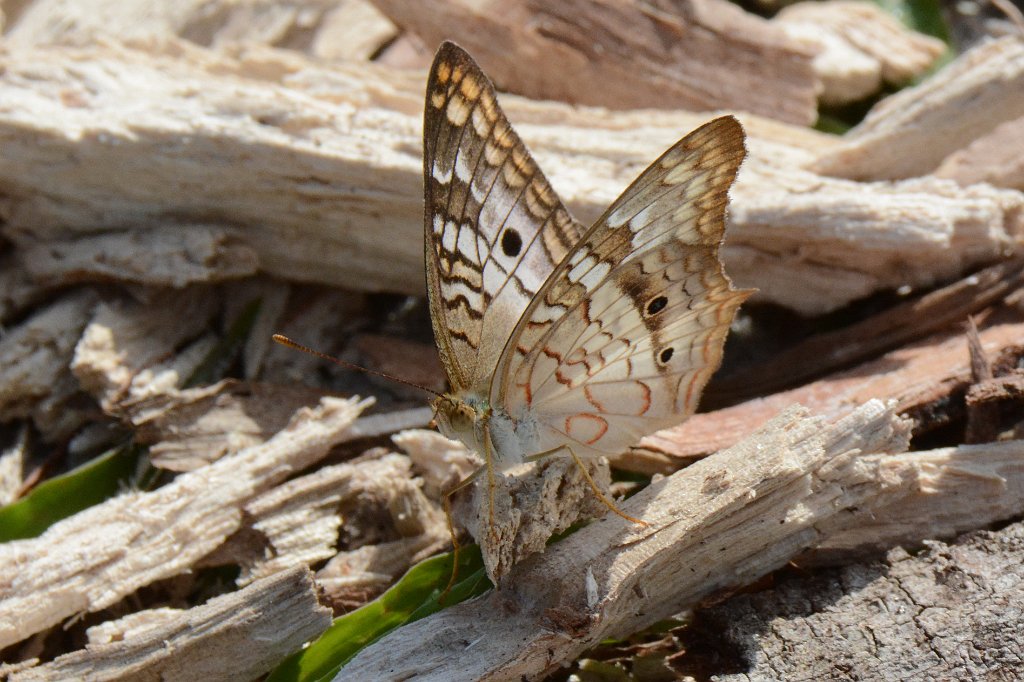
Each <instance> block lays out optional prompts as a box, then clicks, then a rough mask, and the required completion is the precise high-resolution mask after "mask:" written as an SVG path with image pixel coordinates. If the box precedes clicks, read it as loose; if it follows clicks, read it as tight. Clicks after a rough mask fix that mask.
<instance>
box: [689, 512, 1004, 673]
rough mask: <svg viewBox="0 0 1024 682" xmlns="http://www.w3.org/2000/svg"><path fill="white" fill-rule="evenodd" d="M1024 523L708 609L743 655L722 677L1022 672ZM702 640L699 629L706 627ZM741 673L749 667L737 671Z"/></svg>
mask: <svg viewBox="0 0 1024 682" xmlns="http://www.w3.org/2000/svg"><path fill="white" fill-rule="evenodd" d="M1022 566H1024V525H1022V524H1020V523H1016V524H1013V525H1011V526H1008V527H1006V528H1004V529H1002V530H1000V531H997V532H976V533H971V534H968V535H967V536H965V537H963V538H961V539H959V540H958V541H957V542H955V543H952V544H946V543H943V542H930V543H928V545H927V549H926V551H924V552H922V553H920V554H917V555H911V554H908V553H907V552H906V551H905V550H903V549H900V548H897V549H894V550H892V551H891V552H890V553H889V555H888V556H887V557H886V559H885V561H881V562H874V563H860V564H852V565H849V566H845V567H843V568H841V569H836V570H832V571H824V572H821V573H819V574H816V575H813V576H806V575H802V576H800V577H799V579H793V578H791V577H790V578H784V579H782V580H781V581H780V584H778V585H776V586H775V587H772V588H771V589H768V590H765V591H763V592H760V593H758V594H754V595H743V596H738V597H733V598H732V599H730V600H729V601H727V602H725V603H724V604H722V605H721V606H718V607H716V608H713V609H710V610H709V611H708V612H706V614H704V616H703V617H702V618H701V621H702V623H701V625H700V626H699V627H700V629H701V631H702V634H705V635H708V634H710V633H712V632H714V635H713V637H714V640H715V641H717V642H719V643H720V644H722V645H724V646H723V647H722V650H724V651H734V652H736V654H737V657H736V659H734V660H730V661H728V662H722V661H720V662H719V663H720V664H722V667H723V668H731V669H732V670H735V671H737V672H731V673H727V674H721V675H716V676H715V678H714V679H715V680H718V681H720V682H761V681H763V682H768V681H769V680H792V679H816V680H826V679H833V680H837V679H842V680H847V679H872V680H981V679H988V680H1015V679H1019V678H1020V673H1021V670H1022V669H1024V656H1022V655H1021V652H1022V651H1024V630H1022V629H1021V627H1020V624H1021V609H1020V604H1021V603H1022V602H1024V571H1022V568H1021V567H1022ZM697 638H698V639H699V635H698V637H697ZM740 671H742V672H740Z"/></svg>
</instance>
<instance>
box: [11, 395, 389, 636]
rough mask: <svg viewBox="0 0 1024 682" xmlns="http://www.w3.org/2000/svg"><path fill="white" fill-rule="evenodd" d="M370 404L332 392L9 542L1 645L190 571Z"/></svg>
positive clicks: (326, 448) (342, 431)
mask: <svg viewBox="0 0 1024 682" xmlns="http://www.w3.org/2000/svg"><path fill="white" fill-rule="evenodd" d="M368 404H369V402H368V401H362V402H360V401H358V400H355V399H353V400H340V399H337V398H324V399H323V400H322V401H321V402H320V404H319V405H318V406H317V407H316V408H315V409H312V410H309V409H303V410H300V411H299V412H297V413H296V415H295V417H294V418H293V419H292V421H291V423H290V424H289V425H288V426H287V427H286V428H284V429H282V430H281V431H280V432H279V433H278V434H277V435H275V436H274V437H273V438H271V439H270V440H268V441H267V442H266V443H264V444H262V445H257V446H254V447H251V448H248V449H246V450H243V451H241V452H239V453H237V454H234V455H231V456H228V457H225V458H223V459H221V460H219V461H217V462H215V463H213V464H211V465H209V466H206V467H203V468H201V469H198V470H196V471H193V472H189V473H186V474H182V475H181V476H178V477H177V478H176V479H174V481H172V482H171V483H169V484H167V485H165V486H163V487H161V488H158V489H157V490H154V491H152V492H139V491H131V492H126V493H124V494H122V495H120V496H118V497H115V498H112V499H110V500H107V501H106V502H103V503H101V504H99V505H96V506H93V507H90V508H88V509H86V510H84V511H82V512H80V513H78V514H76V515H74V516H72V517H70V518H67V519H65V520H63V521H60V522H58V523H56V524H54V525H53V526H51V527H50V528H49V529H48V530H47V531H46V532H45V533H43V534H42V535H41V536H39V537H38V538H33V539H31V540H17V541H13V542H8V543H6V544H3V545H0V647H3V646H6V645H8V644H11V643H13V642H17V641H20V640H21V639H24V638H25V637H28V636H29V635H31V634H33V633H35V632H38V631H40V630H42V629H44V628H46V627H49V626H51V625H53V624H55V623H59V622H60V621H61V620H62V619H64V618H67V617H69V616H72V615H74V614H75V613H78V612H81V611H96V610H99V609H102V608H105V607H107V606H110V605H111V604H114V603H116V602H118V601H119V600H121V599H122V598H123V597H125V596H127V595H129V594H131V593H132V592H134V591H135V590H136V589H138V588H139V587H142V586H144V585H148V584H150V583H151V582H153V581H155V580H159V579H161V578H166V577H170V576H173V575H177V574H178V573H180V572H182V571H184V570H187V569H188V568H189V567H191V566H192V565H193V564H195V563H196V562H197V561H199V560H200V559H201V558H203V557H204V556H205V555H207V554H209V553H210V552H211V551H212V550H214V549H215V548H216V547H217V546H218V545H220V544H221V543H222V542H223V541H224V540H225V539H226V538H227V537H228V536H229V535H230V534H231V533H233V532H234V531H235V530H237V529H238V528H239V527H240V525H241V523H242V509H243V507H244V505H245V504H246V503H248V502H249V501H250V500H252V499H253V498H254V497H255V496H257V495H258V494H259V493H261V492H263V491H265V490H267V489H268V488H270V487H271V486H273V485H274V484H276V483H278V482H280V481H282V480H284V479H285V478H287V477H288V476H289V475H290V474H292V473H294V472H295V471H298V470H301V469H303V468H305V467H307V466H309V465H311V464H313V463H314V462H316V461H318V460H319V459H321V458H322V457H323V456H324V455H326V454H327V452H328V450H330V448H331V446H332V445H333V444H334V443H335V442H337V441H338V440H339V439H341V438H342V437H344V435H345V433H346V432H347V430H348V428H349V427H350V426H351V424H352V422H353V421H354V420H355V418H356V417H357V416H358V414H359V412H360V411H361V410H362V409H363V408H365V407H366V406H367V405H368Z"/></svg>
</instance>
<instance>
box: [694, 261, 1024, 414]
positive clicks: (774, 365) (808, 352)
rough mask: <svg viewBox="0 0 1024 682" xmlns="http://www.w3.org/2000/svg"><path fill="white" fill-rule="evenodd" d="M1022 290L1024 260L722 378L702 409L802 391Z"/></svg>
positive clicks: (812, 339) (820, 335) (988, 270)
mask: <svg viewBox="0 0 1024 682" xmlns="http://www.w3.org/2000/svg"><path fill="white" fill-rule="evenodd" d="M1022 289H1024V260H1022V259H1019V258H1018V259H1014V260H1009V261H1006V262H1004V263H998V264H996V265H993V266H992V267H989V268H985V269H983V270H980V271H978V272H975V273H974V274H971V275H969V276H967V277H965V278H963V279H960V280H957V281H956V282H953V283H952V284H950V285H948V286H945V287H942V288H940V289H936V290H935V291H931V292H928V293H927V294H924V295H922V296H919V297H915V298H912V299H910V300H907V301H905V302H903V303H898V304H896V305H893V306H890V307H888V308H886V309H884V310H882V311H881V312H879V313H877V314H875V315H872V316H871V317H868V318H867V319H865V320H862V321H860V322H857V323H854V324H851V325H848V326H846V327H843V328H842V329H838V330H836V331H833V332H819V333H817V334H814V335H813V336H811V337H810V338H808V339H807V340H805V341H800V342H797V343H795V344H793V345H791V346H789V347H787V348H786V349H784V350H782V351H780V352H779V353H776V354H774V355H772V356H771V357H770V358H769V359H767V360H766V361H764V362H762V363H760V364H758V365H756V366H754V367H749V368H745V369H744V370H743V371H742V372H741V373H738V374H734V375H730V376H728V377H724V378H721V379H719V378H716V380H715V382H714V384H713V389H712V390H711V391H710V392H708V391H706V392H705V394H704V397H703V398H702V400H701V406H702V408H705V409H707V410H711V409H713V407H712V405H718V404H721V403H722V402H723V401H727V402H731V403H734V402H738V401H740V400H747V399H749V398H752V397H756V396H764V395H767V394H769V393H774V392H776V391H780V390H783V389H786V388H790V387H792V386H799V385H800V384H803V383H805V382H807V381H808V380H811V379H814V378H817V377H821V376H824V375H827V374H829V373H830V372H834V371H838V370H840V369H845V368H847V367H850V366H851V365H853V364H854V363H856V362H862V361H865V360H868V359H870V358H873V357H877V356H878V354H880V353H882V352H885V351H888V350H891V349H893V348H898V347H900V346H901V345H904V344H906V343H910V342H913V341H917V340H920V339H921V338H923V337H925V336H927V335H929V334H933V333H936V332H939V331H942V330H944V329H948V328H952V327H954V326H955V327H957V328H958V329H959V328H960V325H962V324H963V321H964V320H965V319H967V317H968V315H970V314H971V313H977V312H980V311H981V310H982V309H984V308H986V307H988V306H991V305H993V304H995V303H997V302H998V301H999V299H1002V298H1004V297H1005V296H1007V295H1008V294H1010V293H1012V292H1014V291H1018V290H1022Z"/></svg>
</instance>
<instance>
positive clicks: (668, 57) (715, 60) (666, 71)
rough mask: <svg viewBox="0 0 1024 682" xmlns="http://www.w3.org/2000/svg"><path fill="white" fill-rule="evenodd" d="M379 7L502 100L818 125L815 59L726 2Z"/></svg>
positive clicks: (385, 0) (456, 2)
mask: <svg viewBox="0 0 1024 682" xmlns="http://www.w3.org/2000/svg"><path fill="white" fill-rule="evenodd" d="M374 2H375V4H376V5H377V6H378V7H379V8H380V9H381V10H383V11H384V13H385V14H387V15H388V16H389V17H390V18H391V19H392V20H393V21H394V22H395V23H396V24H398V25H399V26H401V27H403V28H405V29H406V30H409V31H412V32H413V33H416V34H417V35H419V36H420V37H421V38H422V39H423V40H424V42H426V43H427V44H428V45H430V46H436V45H439V44H440V43H441V41H442V40H444V39H452V40H455V41H456V42H458V43H459V44H461V45H462V46H463V47H465V48H466V49H467V50H469V51H470V52H471V53H472V54H473V55H474V58H476V59H478V60H479V61H480V63H481V64H482V65H483V67H484V70H485V71H486V72H487V73H489V74H491V76H492V78H493V79H494V80H495V82H497V83H498V84H499V86H501V87H502V88H503V89H506V90H509V91H511V92H517V93H519V94H522V95H526V96H528V97H532V98H534V99H552V100H561V101H564V102H572V103H576V104H588V105H596V106H606V107H610V108H613V109H631V108H644V107H658V108H673V109H689V110H692V111H710V110H715V109H723V108H735V109H741V110H744V111H750V112H754V113H757V114H760V115H762V116H767V117H769V118H775V119H778V120H783V121H789V122H791V123H797V124H803V125H807V124H810V123H812V122H813V121H814V120H815V117H816V108H815V90H816V87H817V80H816V78H815V75H814V72H813V71H812V70H811V64H810V62H811V57H812V52H811V51H810V50H809V49H807V48H806V47H805V46H804V45H803V44H802V43H799V42H796V41H792V40H789V39H787V37H786V35H785V34H784V33H783V32H782V31H781V30H779V29H777V28H776V27H775V26H773V25H772V24H771V23H770V22H768V21H765V20H763V19H761V18H759V17H757V16H755V15H752V14H748V13H746V12H744V11H743V10H741V9H740V8H739V7H736V6H734V5H731V4H729V3H727V2H724V1H722V0H691V1H690V2H687V3H685V4H680V5H673V4H672V3H659V4H657V5H655V4H653V3H645V2H637V1H633V0H631V1H628V2H615V1H612V0H599V1H597V2H594V1H591V2H581V1H579V0H576V1H574V2H561V3H558V4H556V5H552V4H546V3H536V2H530V1H528V0H518V1H516V2H501V3H497V2H493V1H492V2H471V1H470V0H447V1H445V2H432V3H429V4H423V3H405V2H398V1H396V0H374ZM654 46H658V47H657V48H655V47H654ZM513 53H514V54H516V55H518V58H517V59H515V60H510V59H508V58H507V55H509V54H513ZM636 74H644V77H643V78H637V77H636Z"/></svg>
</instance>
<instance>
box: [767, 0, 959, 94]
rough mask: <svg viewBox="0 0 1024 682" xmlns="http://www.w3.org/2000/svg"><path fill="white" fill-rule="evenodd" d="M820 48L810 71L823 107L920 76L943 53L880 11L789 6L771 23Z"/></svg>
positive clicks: (842, 3) (852, 5) (855, 5)
mask: <svg viewBox="0 0 1024 682" xmlns="http://www.w3.org/2000/svg"><path fill="white" fill-rule="evenodd" d="M772 23H773V24H775V25H776V26H780V27H781V28H782V29H783V30H785V32H786V33H787V34H788V35H790V36H791V37H793V38H797V39H800V40H804V41H807V42H808V43H810V44H813V45H816V46H817V47H818V48H819V51H818V54H817V56H815V58H814V70H815V72H816V73H817V74H818V76H819V77H820V78H821V82H822V84H823V86H824V90H823V91H822V93H821V95H820V98H821V101H822V102H823V103H826V104H831V105H840V104H846V103H849V102H853V101H856V100H859V99H862V98H864V97H867V96H868V95H871V94H873V93H875V92H877V91H878V90H879V89H880V88H881V87H882V85H883V83H884V84H889V85H894V86H899V85H903V84H905V83H906V82H907V81H909V80H911V79H912V78H914V77H916V76H920V75H921V74H922V73H924V71H925V70H926V69H928V68H929V67H930V66H931V65H932V64H933V63H934V62H935V60H936V59H938V58H939V56H940V55H942V53H943V52H945V50H946V44H945V43H943V42H942V41H941V40H938V39H936V38H932V37H930V36H926V35H922V34H920V33H916V32H914V31H911V30H909V29H907V28H906V27H904V26H903V24H901V23H900V22H899V21H897V20H896V19H895V18H894V17H893V16H892V15H891V14H889V13H887V12H886V11H885V10H883V9H882V8H881V7H879V6H877V5H872V4H870V3H867V2H849V1H847V0H830V1H828V2H798V3H796V4H794V5H788V6H786V7H784V8H782V10H781V11H780V12H779V13H778V14H777V15H775V18H774V19H773V21H772Z"/></svg>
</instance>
